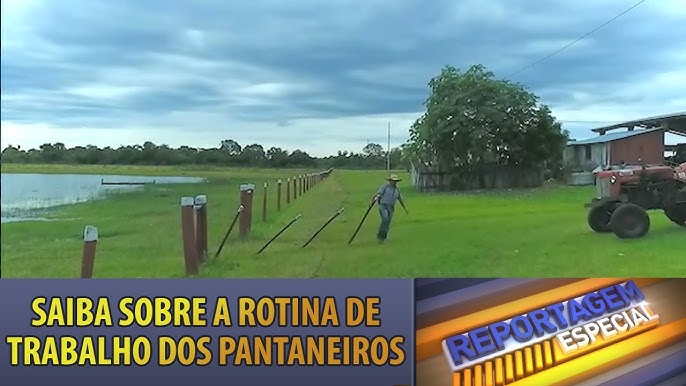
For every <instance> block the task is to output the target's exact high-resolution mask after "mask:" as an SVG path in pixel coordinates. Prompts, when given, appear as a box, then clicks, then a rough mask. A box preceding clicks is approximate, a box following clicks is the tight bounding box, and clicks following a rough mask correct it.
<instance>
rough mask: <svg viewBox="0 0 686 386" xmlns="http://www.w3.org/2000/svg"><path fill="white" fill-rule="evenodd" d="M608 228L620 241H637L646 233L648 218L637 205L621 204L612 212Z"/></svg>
mask: <svg viewBox="0 0 686 386" xmlns="http://www.w3.org/2000/svg"><path fill="white" fill-rule="evenodd" d="M610 228H611V229H612V232H614V234H615V235H617V237H619V238H620V239H637V238H640V237H643V236H645V235H646V233H648V230H649V229H650V217H649V216H648V212H646V210H645V209H643V208H641V207H640V206H638V205H634V204H622V205H620V206H619V207H617V209H615V211H614V212H612V216H611V218H610Z"/></svg>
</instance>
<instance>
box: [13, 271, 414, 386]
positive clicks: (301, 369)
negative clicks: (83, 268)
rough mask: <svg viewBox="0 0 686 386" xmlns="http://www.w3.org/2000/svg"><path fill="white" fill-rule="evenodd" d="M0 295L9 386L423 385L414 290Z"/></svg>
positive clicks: (261, 288) (203, 284)
mask: <svg viewBox="0 0 686 386" xmlns="http://www.w3.org/2000/svg"><path fill="white" fill-rule="evenodd" d="M0 296H1V298H0V299H1V300H0V302H1V303H0V306H1V307H0V310H2V323H1V324H0V330H1V332H2V349H0V362H1V364H0V379H1V382H2V384H8V385H14V384H22V385H33V384H41V385H45V384H50V383H54V382H60V383H62V382H64V384H72V385H80V384H88V385H92V384H97V385H98V386H106V385H115V384H121V382H127V383H129V384H143V383H145V384H150V383H153V382H160V383H162V384H165V385H177V384H178V385H187V384H189V382H198V383H199V382H202V383H215V382H219V383H222V384H231V385H251V386H252V385H255V386H259V385H276V384H293V385H303V386H305V385H325V384H326V385H341V386H343V385H346V386H347V385H351V384H354V385H374V386H379V385H381V386H383V385H388V386H393V385H410V384H412V383H413V382H412V380H413V368H414V356H413V350H414V325H413V324H414V310H413V308H414V307H413V282H412V280H402V279H393V280H389V279H308V280H294V279H223V280H214V279H207V280H200V279H198V280H129V279H126V280H118V279H117V280H104V279H103V280H55V279H28V280H14V279H2V280H0ZM70 297H71V298H70ZM51 324H52V326H50V325H51ZM110 324H111V326H110V327H108V325H110ZM155 324H157V325H158V326H155Z"/></svg>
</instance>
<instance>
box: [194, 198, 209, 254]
mask: <svg viewBox="0 0 686 386" xmlns="http://www.w3.org/2000/svg"><path fill="white" fill-rule="evenodd" d="M195 241H196V248H197V249H198V264H202V263H204V262H205V261H207V196H206V195H204V194H201V195H199V196H196V197H195Z"/></svg>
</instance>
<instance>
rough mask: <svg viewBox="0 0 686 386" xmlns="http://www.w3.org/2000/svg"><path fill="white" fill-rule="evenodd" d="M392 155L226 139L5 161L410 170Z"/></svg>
mask: <svg viewBox="0 0 686 386" xmlns="http://www.w3.org/2000/svg"><path fill="white" fill-rule="evenodd" d="M387 154H388V152H387V151H386V150H384V148H383V147H382V146H381V145H379V144H377V143H370V144H367V145H366V146H365V147H364V148H362V151H361V152H351V151H338V153H337V154H336V155H331V156H327V157H314V156H312V155H310V154H308V153H307V152H305V151H303V150H300V149H295V150H293V151H288V150H285V149H282V148H280V147H270V148H268V149H266V150H265V148H264V147H263V146H262V145H260V144H256V143H254V144H249V145H246V146H241V145H240V144H239V143H238V142H236V141H234V140H231V139H227V140H224V141H222V142H221V143H220V144H219V146H217V147H216V148H194V147H190V146H181V147H178V148H172V147H169V146H167V145H157V144H154V143H152V142H145V143H144V144H142V145H132V146H131V145H130V146H120V147H119V148H112V147H104V148H100V147H97V146H75V147H70V148H68V147H66V146H65V144H63V143H46V144H43V145H41V146H40V147H39V148H38V149H29V150H24V149H22V148H21V147H19V146H12V145H10V146H7V147H6V148H5V149H3V150H2V155H1V156H0V160H1V162H5V163H20V164H82V165H217V166H233V167H265V168H329V167H334V168H339V169H385V168H386V165H387V162H388V160H389V159H390V164H391V168H393V169H408V168H409V164H408V162H407V160H406V157H404V156H403V149H402V148H400V147H399V148H394V149H391V151H390V157H387Z"/></svg>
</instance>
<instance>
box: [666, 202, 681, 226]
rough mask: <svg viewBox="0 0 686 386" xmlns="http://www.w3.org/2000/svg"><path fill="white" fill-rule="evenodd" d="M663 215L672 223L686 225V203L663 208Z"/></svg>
mask: <svg viewBox="0 0 686 386" xmlns="http://www.w3.org/2000/svg"><path fill="white" fill-rule="evenodd" d="M665 215H666V216H667V218H669V219H670V220H672V222H673V223H675V224H677V225H680V226H682V227H686V204H683V203H682V204H676V205H674V206H670V207H668V208H665Z"/></svg>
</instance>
